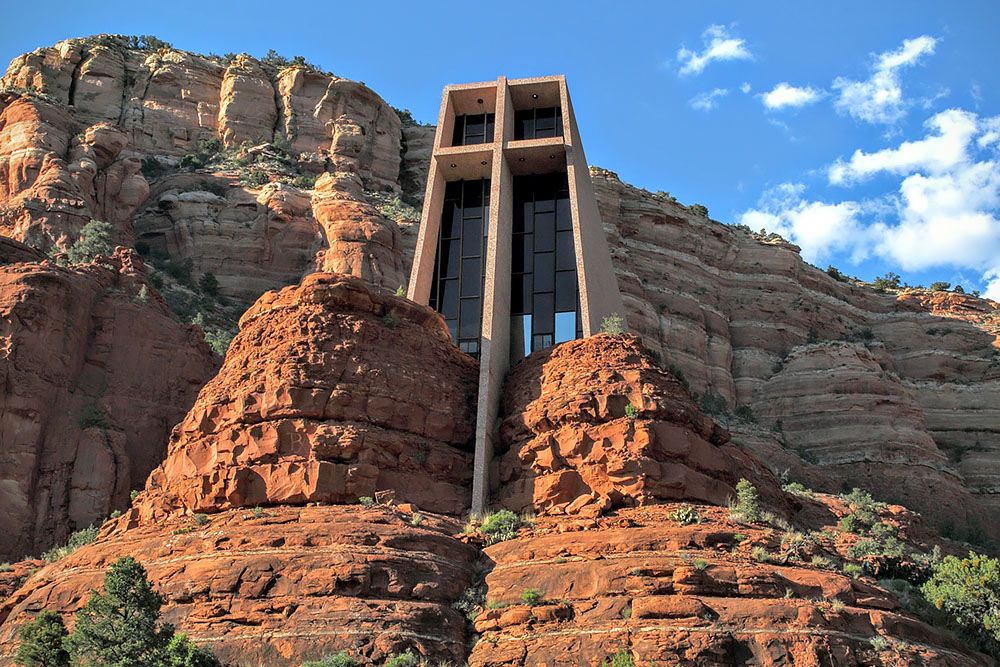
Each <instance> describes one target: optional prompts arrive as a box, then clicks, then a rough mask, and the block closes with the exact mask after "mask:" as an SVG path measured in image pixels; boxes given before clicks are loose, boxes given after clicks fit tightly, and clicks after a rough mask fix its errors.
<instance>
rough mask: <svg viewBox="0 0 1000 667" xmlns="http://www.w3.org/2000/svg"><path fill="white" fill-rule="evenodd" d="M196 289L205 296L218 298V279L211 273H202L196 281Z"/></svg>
mask: <svg viewBox="0 0 1000 667" xmlns="http://www.w3.org/2000/svg"><path fill="white" fill-rule="evenodd" d="M198 289H200V290H201V292H202V294H205V295H206V296H211V297H216V296H219V279H218V278H216V277H215V274H214V273H212V272H211V271H209V272H208V273H203V274H202V275H201V278H200V279H199V280H198Z"/></svg>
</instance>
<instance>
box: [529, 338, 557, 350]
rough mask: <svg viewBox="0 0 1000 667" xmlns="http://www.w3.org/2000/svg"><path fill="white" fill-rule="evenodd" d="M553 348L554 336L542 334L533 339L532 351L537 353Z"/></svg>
mask: <svg viewBox="0 0 1000 667" xmlns="http://www.w3.org/2000/svg"><path fill="white" fill-rule="evenodd" d="M547 347H552V334H541V335H538V336H532V337H531V351H532V352H537V351H538V350H544V349H545V348H547Z"/></svg>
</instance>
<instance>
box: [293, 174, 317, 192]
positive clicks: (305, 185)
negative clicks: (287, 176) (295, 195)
mask: <svg viewBox="0 0 1000 667" xmlns="http://www.w3.org/2000/svg"><path fill="white" fill-rule="evenodd" d="M292 185H294V186H295V187H297V188H298V189H300V190H312V189H313V188H315V187H316V176H315V175H313V174H299V175H298V176H296V177H295V178H293V179H292Z"/></svg>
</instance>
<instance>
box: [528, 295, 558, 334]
mask: <svg viewBox="0 0 1000 667" xmlns="http://www.w3.org/2000/svg"><path fill="white" fill-rule="evenodd" d="M534 306H535V307H534V308H533V309H532V313H531V315H532V327H533V329H532V331H533V332H534V333H536V334H537V333H552V332H553V331H555V316H556V312H555V302H554V301H553V299H552V295H551V294H538V293H536V294H535V303H534Z"/></svg>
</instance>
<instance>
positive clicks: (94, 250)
mask: <svg viewBox="0 0 1000 667" xmlns="http://www.w3.org/2000/svg"><path fill="white" fill-rule="evenodd" d="M111 231H112V229H111V224H110V223H107V222H101V221H100V220H91V221H90V222H88V223H87V224H86V225H84V226H83V229H81V230H80V240H78V241H77V242H76V243H74V244H73V245H72V246H71V247H70V249H69V250H68V251H67V252H66V256H67V258H68V259H69V261H70V263H71V264H83V263H85V262H91V261H93V260H94V259H95V258H96V257H97V256H98V255H110V254H111V250H112V245H111Z"/></svg>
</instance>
